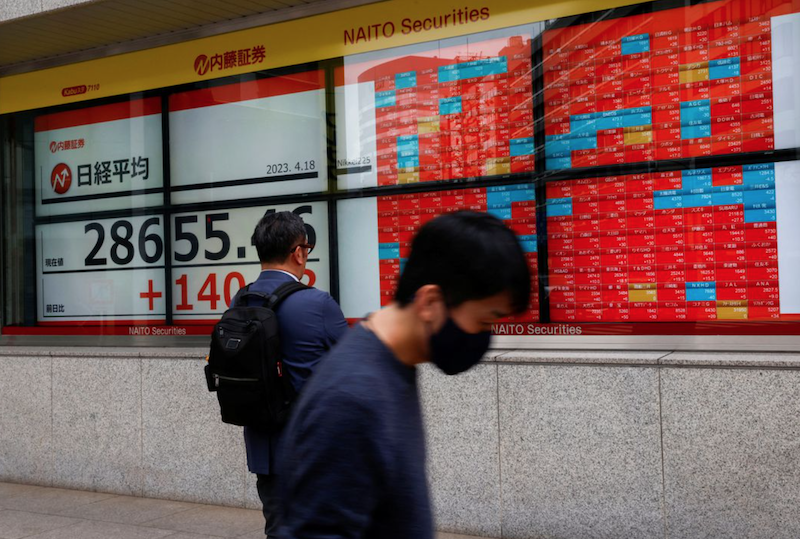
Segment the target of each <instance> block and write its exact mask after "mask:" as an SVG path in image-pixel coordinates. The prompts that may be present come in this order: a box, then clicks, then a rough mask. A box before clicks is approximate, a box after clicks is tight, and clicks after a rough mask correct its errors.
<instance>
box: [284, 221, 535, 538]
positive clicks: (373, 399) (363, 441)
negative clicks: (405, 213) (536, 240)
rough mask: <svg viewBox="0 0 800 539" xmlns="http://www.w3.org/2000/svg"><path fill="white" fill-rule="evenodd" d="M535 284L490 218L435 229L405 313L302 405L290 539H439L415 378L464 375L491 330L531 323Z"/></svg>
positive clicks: (372, 322)
mask: <svg viewBox="0 0 800 539" xmlns="http://www.w3.org/2000/svg"><path fill="white" fill-rule="evenodd" d="M529 297H530V275H529V271H528V265H527V263H526V260H525V256H524V254H523V251H522V248H521V247H520V245H519V242H518V241H517V238H516V236H514V233H513V232H511V230H509V229H508V228H507V227H506V226H505V225H504V224H503V223H502V222H501V221H500V220H498V219H497V218H495V217H492V216H490V215H487V214H480V213H474V212H457V213H453V214H449V215H445V216H442V217H438V218H436V219H434V220H433V221H430V222H429V223H427V224H426V225H424V226H423V227H422V228H421V229H420V231H419V233H418V234H417V236H416V237H415V238H414V241H413V243H412V245H411V254H410V256H409V258H408V261H407V263H406V266H405V269H404V270H403V273H402V275H401V276H400V281H399V284H398V288H397V292H396V295H395V299H394V301H393V303H391V304H390V305H389V306H387V307H386V308H384V309H382V310H380V311H378V312H376V313H374V314H373V315H371V316H370V317H369V318H368V319H367V320H365V321H364V322H362V323H361V324H360V325H359V326H357V327H355V328H354V329H353V330H351V331H350V332H349V333H348V334H347V335H346V336H345V337H344V338H343V339H342V340H341V341H340V342H339V344H338V345H337V346H336V348H334V349H333V350H332V351H331V353H330V354H329V355H328V356H327V357H326V359H325V361H323V362H322V363H321V366H320V368H319V370H318V371H316V372H315V374H314V376H313V377H312V378H311V380H310V382H309V383H308V385H307V386H306V388H305V389H304V393H303V395H302V397H301V398H300V400H299V402H298V403H297V406H296V409H295V411H294V413H293V416H292V420H291V421H290V423H289V425H288V427H287V429H286V432H285V434H286V438H285V439H284V445H283V447H282V454H283V458H284V459H285V461H286V469H287V473H286V474H285V475H284V476H282V477H281V478H280V480H281V483H282V485H281V493H282V502H283V503H282V507H283V511H284V513H283V520H282V525H281V527H280V530H279V533H278V537H280V538H282V539H301V538H302V539H321V538H325V539H334V538H345V537H346V538H353V539H355V538H364V539H369V538H376V539H377V538H380V539H392V538H398V539H433V537H434V530H433V519H432V516H431V508H430V502H429V497H428V487H427V480H426V476H425V443H424V434H423V428H422V417H421V412H420V405H419V398H418V393H417V385H416V370H415V366H416V365H418V364H420V363H425V362H428V361H430V362H433V363H434V364H435V365H436V366H437V367H439V368H440V369H441V370H442V371H444V372H445V373H447V374H457V373H459V372H463V371H465V370H467V369H469V368H470V367H472V366H473V365H475V364H476V363H478V361H480V359H481V357H482V356H483V355H484V353H485V352H486V350H487V349H488V348H489V343H490V339H491V334H490V333H489V329H490V328H491V325H492V324H493V323H495V322H496V321H498V320H499V319H501V318H503V317H506V316H508V315H511V314H514V313H518V312H521V311H523V310H524V309H525V308H526V307H527V305H528V300H529Z"/></svg>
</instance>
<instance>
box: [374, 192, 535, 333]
mask: <svg viewBox="0 0 800 539" xmlns="http://www.w3.org/2000/svg"><path fill="white" fill-rule="evenodd" d="M459 209H468V210H473V211H481V212H488V213H490V214H492V215H494V216H496V217H498V218H499V219H501V220H503V222H504V223H506V224H507V225H508V226H509V227H510V228H511V229H512V230H513V231H514V232H515V233H516V234H517V236H518V237H519V240H520V243H521V245H522V248H523V251H524V252H525V257H526V258H527V260H528V264H529V268H530V272H531V290H532V296H531V302H530V305H529V310H528V311H527V312H525V313H522V314H520V315H518V316H516V317H514V321H525V322H536V321H538V320H539V281H538V273H539V271H538V262H537V250H538V247H537V237H536V195H535V192H534V188H533V185H530V184H520V185H506V186H493V187H484V188H472V189H470V188H468V189H461V190H451V191H435V192H431V193H421V194H401V195H393V196H382V197H378V200H377V211H378V253H379V260H380V262H379V264H380V298H381V306H385V305H388V304H389V303H390V302H391V301H392V299H393V298H394V291H395V289H396V288H397V279H398V278H399V276H400V272H401V271H402V268H403V264H404V263H405V260H406V259H407V258H408V254H409V252H410V249H411V240H412V238H413V236H414V234H415V233H416V231H417V229H418V228H419V227H420V226H422V225H423V224H425V223H426V222H427V221H429V220H431V219H433V218H434V217H436V216H437V215H441V214H443V213H448V212H451V211H455V210H459Z"/></svg>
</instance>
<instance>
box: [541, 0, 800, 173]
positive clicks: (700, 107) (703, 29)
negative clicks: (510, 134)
mask: <svg viewBox="0 0 800 539" xmlns="http://www.w3.org/2000/svg"><path fill="white" fill-rule="evenodd" d="M793 11H797V6H796V5H793V2H791V1H785V0H784V1H780V0H779V1H763V2H762V1H748V0H746V1H741V0H726V1H722V2H707V3H701V4H698V5H694V6H689V7H680V8H674V9H667V10H663V11H657V12H654V13H644V14H639V15H632V16H628V17H620V18H612V19H607V20H599V21H597V22H592V23H588V24H577V25H572V26H567V27H564V28H556V29H553V30H548V31H546V32H544V35H543V48H544V60H543V70H544V84H545V87H544V100H545V154H546V158H547V169H548V170H562V169H569V168H578V167H592V166H602V165H618V164H623V163H636V162H644V161H657V160H669V159H678V158H685V157H701V156H710V155H727V154H736V153H743V152H755V151H764V150H773V149H779V148H788V147H795V146H796V145H797V144H796V134H795V131H796V127H795V126H796V123H793V122H795V121H796V119H797V107H796V106H795V105H794V102H793V100H792V98H791V97H790V96H789V93H790V86H791V85H792V84H794V83H796V82H797V81H796V77H797V75H796V71H797V66H798V58H797V47H796V45H792V43H794V42H796V41H797V34H796V31H797V29H798V16H797V14H796V13H792V12H793Z"/></svg>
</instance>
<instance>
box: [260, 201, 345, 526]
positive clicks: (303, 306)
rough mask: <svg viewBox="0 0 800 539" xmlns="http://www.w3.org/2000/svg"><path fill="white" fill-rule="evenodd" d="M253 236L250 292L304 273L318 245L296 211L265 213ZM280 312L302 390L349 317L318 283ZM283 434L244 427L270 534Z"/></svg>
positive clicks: (286, 357) (290, 367) (286, 360)
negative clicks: (254, 267) (255, 262)
mask: <svg viewBox="0 0 800 539" xmlns="http://www.w3.org/2000/svg"><path fill="white" fill-rule="evenodd" d="M253 241H254V243H255V246H256V250H257V251H258V258H259V260H260V261H261V270H262V271H261V275H259V276H258V279H257V280H256V281H255V282H253V283H252V284H251V285H250V291H254V292H262V293H265V294H270V293H272V292H273V291H274V290H275V289H277V288H278V287H279V286H280V285H282V284H284V283H287V282H291V281H293V280H294V281H299V280H300V279H301V278H302V277H303V274H304V273H305V269H306V263H307V262H308V255H309V253H311V250H312V249H313V248H314V246H313V245H310V244H308V243H307V241H308V239H307V236H306V228H305V224H304V223H303V220H302V219H301V218H300V217H299V216H298V215H295V214H294V213H291V212H278V213H271V214H268V215H265V216H264V217H263V218H262V219H261V221H259V223H258V225H256V229H255V232H254V233H253ZM277 315H278V325H279V327H280V332H281V346H282V348H283V364H284V365H285V366H286V368H287V371H288V372H289V377H290V380H291V382H292V385H293V386H294V388H295V390H297V391H298V392H299V391H300V390H301V389H302V387H303V384H305V382H306V380H308V377H309V376H311V373H312V372H313V371H314V368H315V367H316V366H317V363H318V362H319V360H320V358H321V357H322V355H323V354H324V353H325V352H327V351H328V350H329V349H330V348H331V347H332V346H333V345H334V344H335V343H336V341H337V340H339V338H340V337H341V336H342V335H343V334H344V332H345V330H346V329H347V322H346V321H345V319H344V315H343V314H342V310H341V309H340V308H339V306H338V305H337V304H336V302H335V301H334V300H333V298H332V297H331V296H330V294H328V293H326V292H323V291H321V290H317V289H315V288H309V289H308V290H301V291H299V292H295V293H294V294H292V295H291V296H289V297H288V298H286V299H285V300H284V302H283V303H282V304H281V305H280V306H279V307H278V310H277ZM281 434H282V433H280V432H279V433H277V434H275V433H273V434H270V433H269V432H265V431H262V430H259V429H256V428H253V427H245V429H244V441H245V447H246V449H247V467H248V469H249V470H250V471H251V472H252V473H254V474H256V477H257V479H256V486H257V488H258V496H259V498H261V502H262V503H263V504H264V509H263V511H264V518H265V519H266V526H265V533H266V535H267V536H268V537H274V536H275V532H276V530H277V526H278V522H277V515H278V510H277V506H278V492H277V480H276V477H277V475H278V474H280V473H283V471H284V470H283V469H282V467H281V465H280V464H279V463H277V462H276V451H277V447H278V444H279V440H280V438H281Z"/></svg>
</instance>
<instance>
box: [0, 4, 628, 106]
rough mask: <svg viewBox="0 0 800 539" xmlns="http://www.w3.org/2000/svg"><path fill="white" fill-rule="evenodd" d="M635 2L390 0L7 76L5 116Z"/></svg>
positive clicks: (2, 96) (1, 85)
mask: <svg viewBox="0 0 800 539" xmlns="http://www.w3.org/2000/svg"><path fill="white" fill-rule="evenodd" d="M631 3H633V2H631V0H607V1H601V2H593V1H590V0H574V1H570V2H541V1H538V2H537V1H535V0H492V1H491V2H488V1H487V0H483V3H477V4H476V3H465V2H453V1H446V2H435V3H434V2H423V1H420V0H388V1H386V2H381V3H377V4H370V5H367V6H361V7H356V8H350V9H346V10H342V11H336V12H333V13H327V14H323V15H318V16H314V17H307V18H302V19H297V20H293V21H287V22H283V23H277V24H273V25H269V26H262V27H259V28H251V29H248V30H241V31H238V32H231V33H228V34H222V35H218V36H212V37H207V38H203V39H196V40H192V41H187V42H183V43H178V44H174V45H166V46H163V47H158V48H155V49H148V50H144V51H137V52H131V53H127V54H120V55H117V56H112V57H107V58H100V59H97V60H89V61H86V62H80V63H77V64H71V65H67V66H61V67H54V68H50V69H43V70H40V71H34V72H31V73H24V74H20V75H12V76H9V77H4V78H0V114H3V113H9V112H17V111H22V110H30V109H36V108H41V107H48V106H53V105H62V104H65V103H73V102H78V101H84V100H88V99H96V98H100V97H109V96H115V95H121V94H127V93H131V92H137V91H144V90H152V89H156V88H163V87H168V86H174V85H178V84H186V83H191V82H196V81H202V80H208V79H214V78H218V77H225V76H230V75H237V74H241V73H249V72H253V71H258V70H261V69H271V68H276V67H283V66H291V65H296V64H301V63H306V62H312V61H317V60H324V59H327V58H336V57H340V56H347V55H350V54H357V53H362V52H369V51H374V50H379V49H385V48H390V47H396V46H400V45H409V44H413V43H421V42H425V41H431V40H436V39H443V38H449V37H454V36H459V35H464V34H471V33H475V32H481V31H486V30H494V29H497V28H504V27H508V26H516V25H519V24H523V23H530V22H537V21H545V20H548V19H553V18H557V17H564V16H568V15H575V14H579V13H584V12H591V11H596V10H600V9H606V8H611V7H617V6H621V5H626V4H631Z"/></svg>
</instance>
